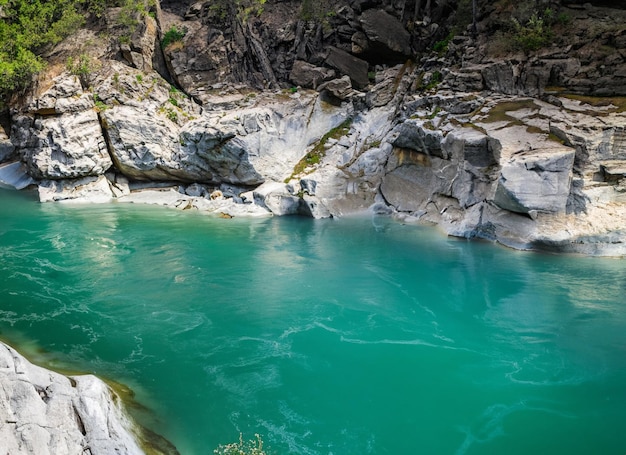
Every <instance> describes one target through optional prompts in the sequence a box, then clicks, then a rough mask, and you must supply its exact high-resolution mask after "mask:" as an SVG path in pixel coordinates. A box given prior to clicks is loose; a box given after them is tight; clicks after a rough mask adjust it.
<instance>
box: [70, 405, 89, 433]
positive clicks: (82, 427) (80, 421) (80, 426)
mask: <svg viewBox="0 0 626 455" xmlns="http://www.w3.org/2000/svg"><path fill="white" fill-rule="evenodd" d="M72 410H73V411H74V418H75V419H76V425H78V430H79V431H80V432H81V434H82V435H83V436H86V435H87V430H86V429H85V423H84V422H83V419H82V417H81V416H80V414H79V413H78V409H76V406H72Z"/></svg>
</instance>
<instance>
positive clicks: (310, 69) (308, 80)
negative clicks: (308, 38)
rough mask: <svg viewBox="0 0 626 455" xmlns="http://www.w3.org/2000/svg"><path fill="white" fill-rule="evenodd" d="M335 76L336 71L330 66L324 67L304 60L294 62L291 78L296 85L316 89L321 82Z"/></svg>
mask: <svg viewBox="0 0 626 455" xmlns="http://www.w3.org/2000/svg"><path fill="white" fill-rule="evenodd" d="M334 77H335V71H334V70H332V69H330V68H322V67H319V66H315V65H311V64H310V63H307V62H304V61H302V60H296V61H295V62H294V63H293V67H292V69H291V73H290V74H289V79H290V80H291V82H293V83H294V84H295V85H297V86H300V87H305V88H313V89H316V88H317V87H318V86H319V85H320V84H321V83H323V82H325V81H329V80H331V79H332V78H334Z"/></svg>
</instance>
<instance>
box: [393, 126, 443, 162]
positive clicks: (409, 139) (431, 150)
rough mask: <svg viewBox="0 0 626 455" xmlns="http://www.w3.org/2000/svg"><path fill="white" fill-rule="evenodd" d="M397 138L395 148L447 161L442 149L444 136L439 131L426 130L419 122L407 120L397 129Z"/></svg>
mask: <svg viewBox="0 0 626 455" xmlns="http://www.w3.org/2000/svg"><path fill="white" fill-rule="evenodd" d="M396 134H397V136H398V137H397V138H396V139H395V140H394V142H393V145H394V147H401V148H405V149H411V150H415V151H416V152H420V153H424V154H426V155H428V156H438V157H440V158H445V159H447V158H448V156H447V154H445V155H444V151H443V150H442V148H441V142H442V140H443V134H442V133H441V131H438V130H430V129H426V128H424V127H423V126H422V125H420V124H419V123H418V122H416V121H413V120H407V121H405V122H403V123H402V124H401V125H400V126H399V127H398V128H397V129H396Z"/></svg>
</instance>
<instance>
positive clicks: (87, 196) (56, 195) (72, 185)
mask: <svg viewBox="0 0 626 455" xmlns="http://www.w3.org/2000/svg"><path fill="white" fill-rule="evenodd" d="M37 189H38V192H39V200H40V201H41V202H67V203H92V204H93V203H96V204H97V203H106V202H111V200H112V199H113V191H112V190H111V186H110V184H109V181H108V180H107V179H106V177H105V176H104V175H101V176H99V177H84V178H82V179H76V180H44V181H42V182H41V183H40V184H39V186H38V188H37Z"/></svg>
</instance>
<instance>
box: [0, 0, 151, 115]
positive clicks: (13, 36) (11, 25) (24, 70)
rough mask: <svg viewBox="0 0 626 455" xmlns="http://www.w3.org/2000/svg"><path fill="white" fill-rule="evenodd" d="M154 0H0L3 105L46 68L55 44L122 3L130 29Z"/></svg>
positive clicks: (122, 17)
mask: <svg viewBox="0 0 626 455" xmlns="http://www.w3.org/2000/svg"><path fill="white" fill-rule="evenodd" d="M151 3H153V1H152V2H151V1H134V0H55V1H52V0H30V1H23V0H0V19H2V20H0V106H2V105H3V104H4V103H5V102H6V101H7V99H8V97H9V96H10V95H11V94H12V93H15V92H20V91H22V90H24V89H25V88H27V87H28V86H29V85H30V83H31V82H32V79H33V76H34V75H35V74H37V73H39V72H40V71H42V70H43V69H44V68H45V66H46V60H45V58H43V57H42V56H43V55H44V54H45V52H46V51H47V50H49V49H51V47H52V46H54V45H55V44H57V43H59V42H60V41H62V40H63V39H64V38H66V37H68V36H69V35H71V34H72V33H74V32H75V31H76V30H77V29H78V28H80V27H82V26H83V25H84V24H85V23H86V22H87V20H88V19H89V18H96V19H97V18H100V17H101V16H102V15H103V14H104V12H105V11H106V9H107V8H109V7H121V12H120V15H119V16H118V20H119V21H120V22H121V23H123V25H126V26H127V27H128V29H129V30H132V29H133V27H134V26H136V16H137V14H140V13H147V11H148V8H149V7H150V5H151Z"/></svg>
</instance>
